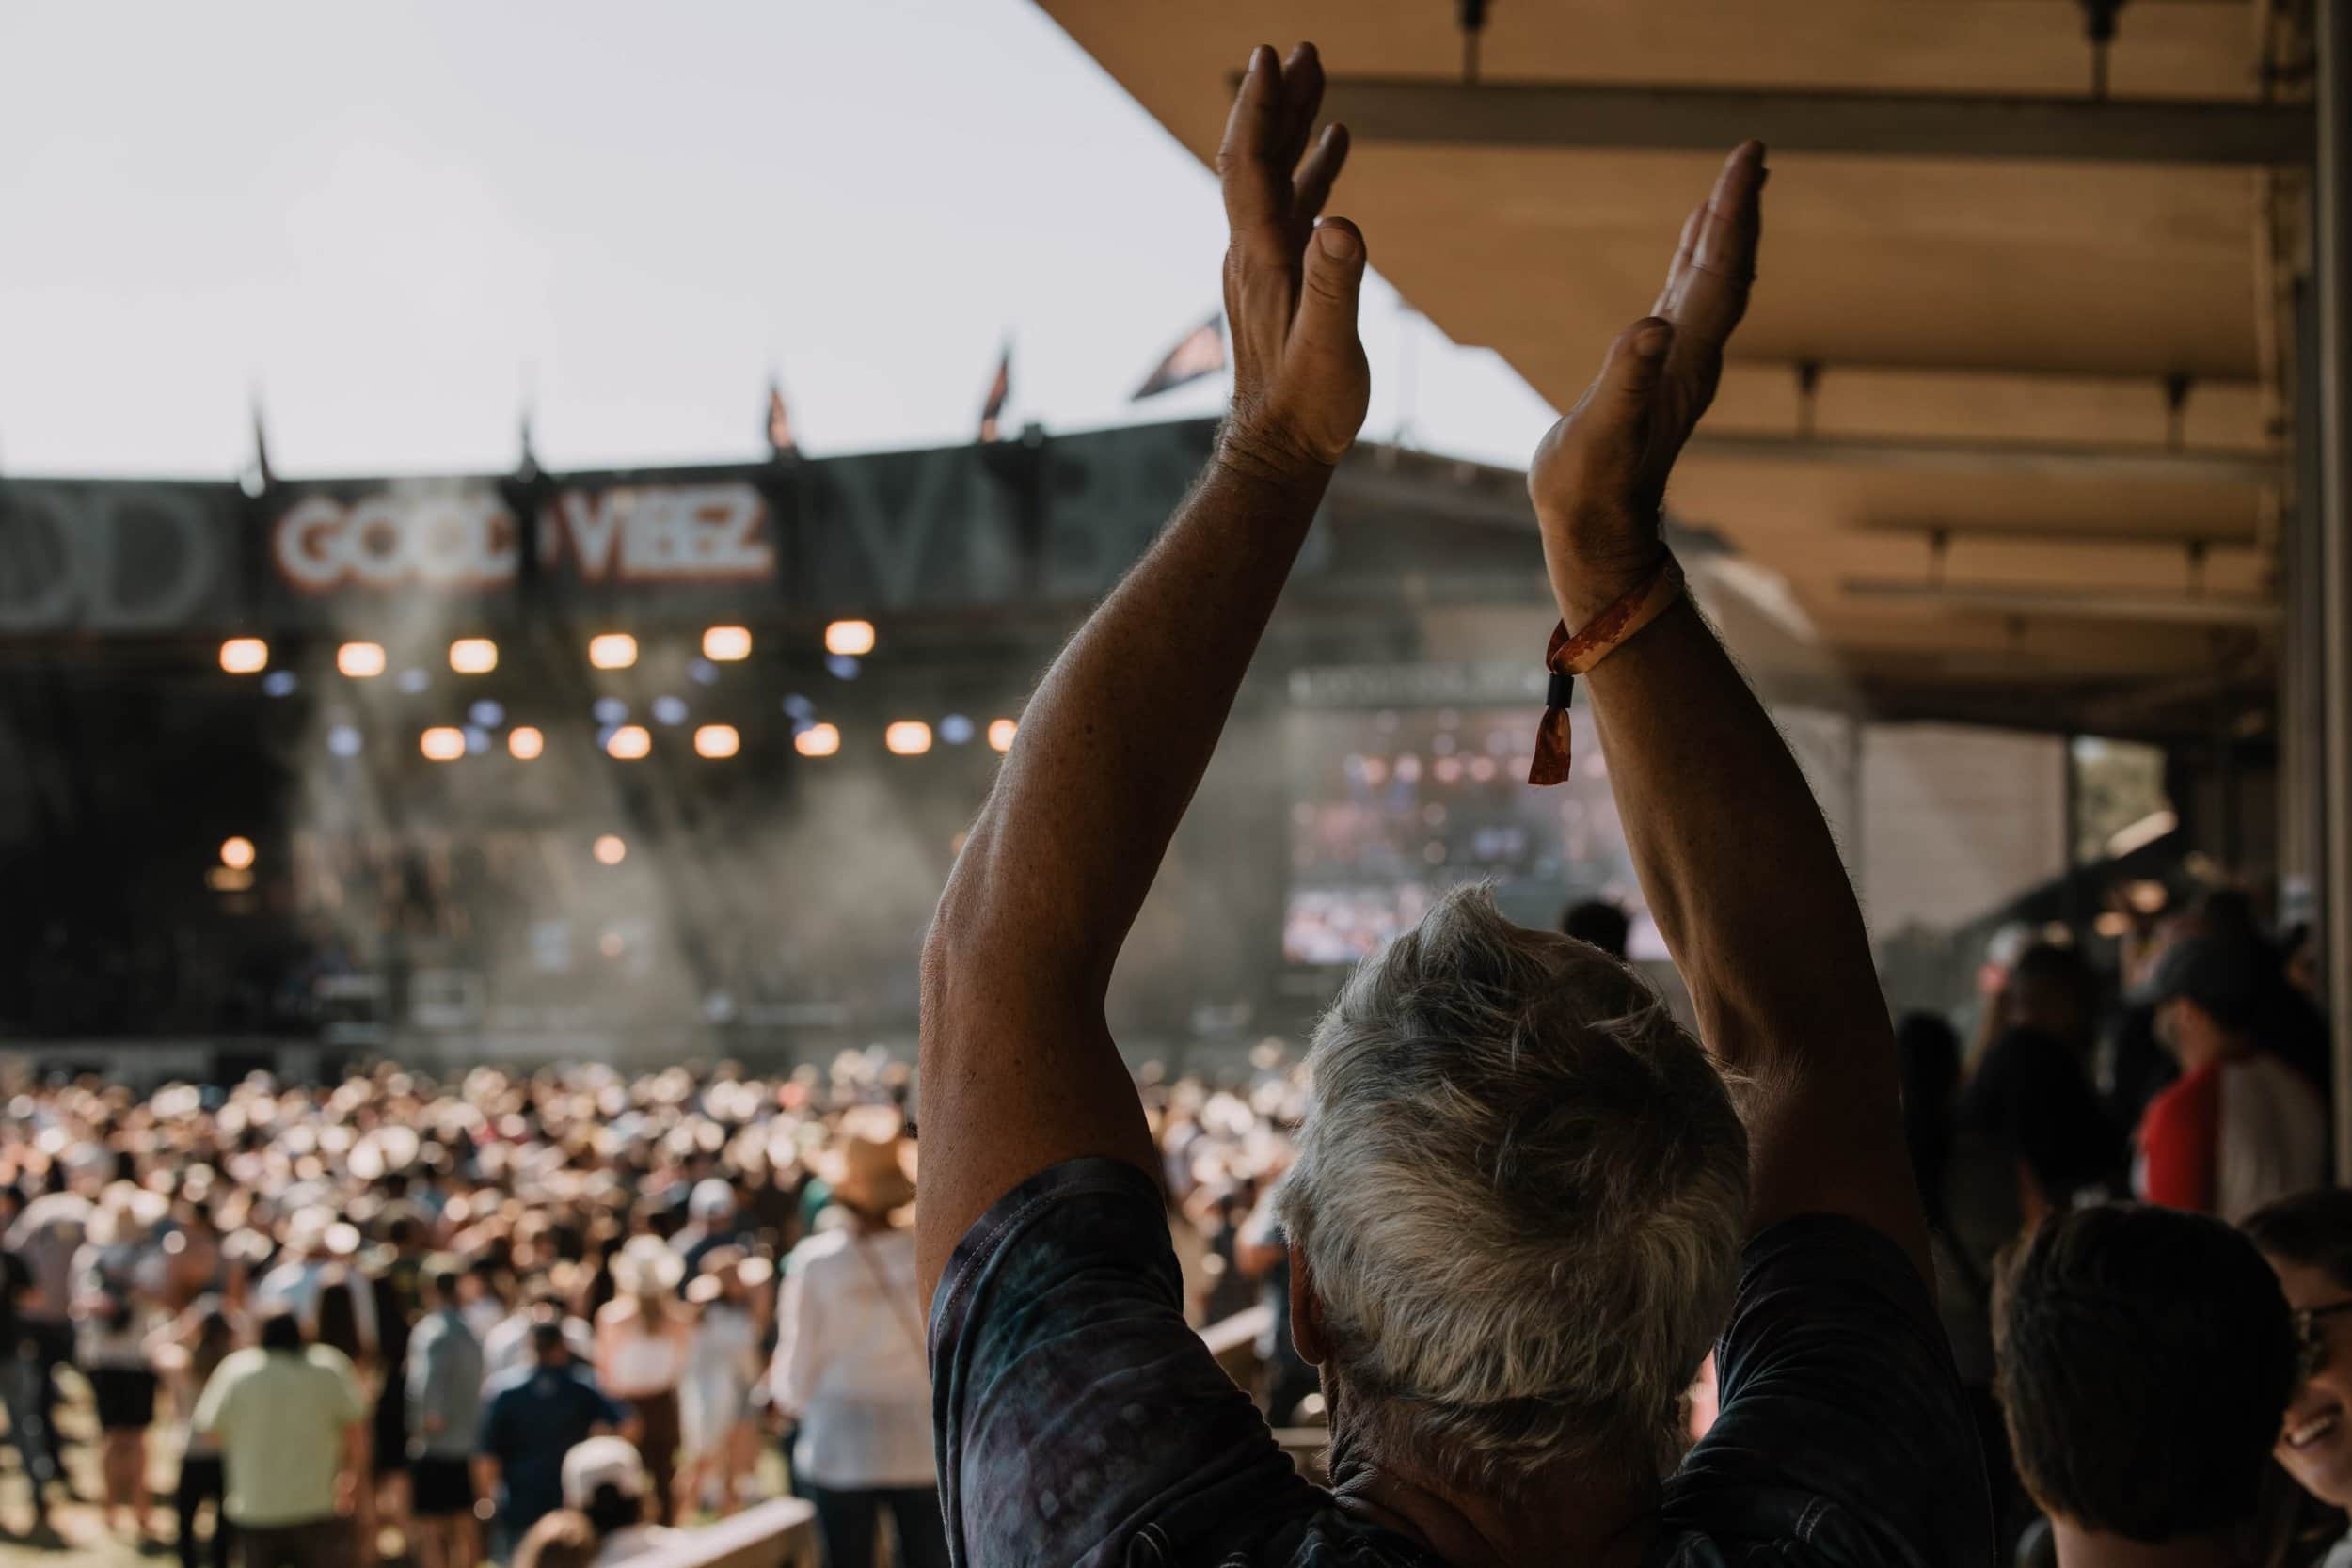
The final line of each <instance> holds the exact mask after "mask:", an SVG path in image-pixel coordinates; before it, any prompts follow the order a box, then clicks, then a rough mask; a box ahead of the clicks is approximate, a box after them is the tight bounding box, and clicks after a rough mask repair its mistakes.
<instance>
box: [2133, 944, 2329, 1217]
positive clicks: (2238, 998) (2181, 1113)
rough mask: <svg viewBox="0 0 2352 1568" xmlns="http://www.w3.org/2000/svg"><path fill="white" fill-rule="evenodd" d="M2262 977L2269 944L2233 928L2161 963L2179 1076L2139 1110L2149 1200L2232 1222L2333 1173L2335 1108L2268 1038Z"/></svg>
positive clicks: (2160, 1022) (2161, 1009) (2139, 1185)
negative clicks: (2331, 1120)
mask: <svg viewBox="0 0 2352 1568" xmlns="http://www.w3.org/2000/svg"><path fill="white" fill-rule="evenodd" d="M2264 982H2265V972H2264V969H2263V955H2262V954H2261V953H2260V952H2259V951H2258V950H2256V949H2255V948H2254V947H2253V946H2252V945H2251V944H2250V943H2249V942H2244V941H2242V940H2235V939H2233V938H2229V937H2219V936H2195V937H2189V938H2187V939H2186V940H2185V941H2182V942H2176V943H2174V944H2173V946H2172V948H2171V949H2170V951H2169V952H2167V953H2166V954H2165V956H2164V958H2162V960H2161V961H2159V962H2158V963H2157V965H2156V968H2155V972H2154V974H2153V976H2152V978H2151V981H2150V985H2149V991H2150V997H2151V1000H2152V1001H2153V1003H2154V1005H2155V1009H2156V1012H2155V1024H2156V1034H2157V1037H2159V1038H2160V1039H2162V1040H2163V1041H2164V1043H2165V1046H2166V1048H2167V1049H2168V1050H2169V1051H2170V1052H2171V1053H2172V1054H2173V1055H2175V1056H2177V1057H2178V1058H2180V1063H2181V1077H2180V1080H2179V1082H2177V1083H2175V1084H2174V1085H2172V1086H2171V1087H2169V1088H2168V1089H2166V1090H2165V1091H2164V1092H2163V1093H2161V1094H2159V1095H2157V1096H2156V1097H2155V1098H2154V1099H2153V1100H2152V1101H2149V1102H2148V1110H2147V1113H2146V1115H2145V1116H2144V1117H2141V1119H2140V1124H2139V1157H2138V1162H2137V1169H2136V1171H2135V1172H2134V1180H2133V1186H2134V1189H2135V1190H2136V1191H2137V1193H2138V1194H2139V1196H2141V1197H2143V1198H2146V1199H2147V1200H2148V1201H2149V1202H2151V1203H2160V1204H2163V1205H2165V1206H2166V1207H2168V1208H2172V1209H2188V1210H2193V1211H2195V1212H2199V1213H2204V1214H2218V1215H2220V1216H2221V1217H2222V1218H2223V1219H2225V1220H2228V1221H2230V1222H2231V1223H2233V1224H2235V1223H2236V1222H2238V1221H2240V1220H2242V1219H2244V1218H2246V1217H2247V1216H2248V1215H2249V1214H2251V1213H2252V1212H2254V1211H2255V1210H2257V1209H2260V1208H2261V1207H2262V1206H2263V1205H2265V1204H2266V1203H2270V1202H2273V1201H2275V1200H2277V1199H2279V1198H2281V1197H2286V1196H2291V1195H2293V1194H2295V1193H2299V1192H2302V1191H2304V1190H2305V1189H2307V1188H2310V1187H2316V1186H2319V1185H2321V1184H2322V1183H2324V1182H2325V1181H2326V1180H2327V1175H2328V1170H2327V1166H2328V1114H2327V1109H2326V1107H2325V1106H2323V1105H2322V1104H2321V1103H2320V1099H2319V1096H2318V1094H2317V1092H2316V1091H2314V1090H2313V1089H2312V1085H2311V1083H2310V1081H2309V1080H2307V1079H2305V1078H2304V1077H2303V1076H2302V1075H2301V1074H2300V1073H2298V1072H2296V1070H2295V1069H2293V1068H2291V1067H2289V1066H2287V1065H2286V1064H2285V1063H2284V1062H2282V1061H2280V1059H2279V1057H2278V1056H2277V1055H2276V1054H2275V1053H2273V1052H2271V1051H2270V1050H2269V1049H2267V1046H2266V1042H2265V1041H2264V1040H2263V1039H2261V1038H2260V1037H2259V1030H2260V1027H2261V1023H2262V1021H2263V1018H2264V1016H2265V1015H2264V1005H2265V995H2264V990H2263V986H2264Z"/></svg>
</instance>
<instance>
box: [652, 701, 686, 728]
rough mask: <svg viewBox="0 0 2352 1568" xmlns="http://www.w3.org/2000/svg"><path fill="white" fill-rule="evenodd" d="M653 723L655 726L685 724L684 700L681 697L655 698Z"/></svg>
mask: <svg viewBox="0 0 2352 1568" xmlns="http://www.w3.org/2000/svg"><path fill="white" fill-rule="evenodd" d="M653 721H654V722H655V723H657V724H683V723H685V722H686V700H685V699H684V698H683V697H656V698H655V699H654V700H653Z"/></svg>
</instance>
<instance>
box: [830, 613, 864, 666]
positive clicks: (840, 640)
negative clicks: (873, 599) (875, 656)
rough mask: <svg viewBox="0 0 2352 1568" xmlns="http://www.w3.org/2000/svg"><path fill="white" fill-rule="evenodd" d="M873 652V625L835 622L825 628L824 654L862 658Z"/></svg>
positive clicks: (859, 622)
mask: <svg viewBox="0 0 2352 1568" xmlns="http://www.w3.org/2000/svg"><path fill="white" fill-rule="evenodd" d="M873 651H874V623H873V622H871V621H835V622H834V623H832V624H831V625H829V626H826V627H825V652H827V653H829V654H833V655H835V656H837V657H841V658H864V657H866V655H867V654H870V653H872V652H873Z"/></svg>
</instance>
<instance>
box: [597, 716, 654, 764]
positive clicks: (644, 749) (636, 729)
mask: <svg viewBox="0 0 2352 1568" xmlns="http://www.w3.org/2000/svg"><path fill="white" fill-rule="evenodd" d="M652 750H653V736H650V735H648V734H646V733H645V726H644V725H643V724H623V725H622V726H621V727H620V728H619V729H617V730H614V731H613V732H612V738H611V739H609V740H607V741H606V742H605V743H604V754H605V755H606V756H609V757H614V758H617V759H618V760H620V761H622V762H635V761H636V760H637V759H638V758H640V757H643V756H644V755H646V754H647V753H649V752H652Z"/></svg>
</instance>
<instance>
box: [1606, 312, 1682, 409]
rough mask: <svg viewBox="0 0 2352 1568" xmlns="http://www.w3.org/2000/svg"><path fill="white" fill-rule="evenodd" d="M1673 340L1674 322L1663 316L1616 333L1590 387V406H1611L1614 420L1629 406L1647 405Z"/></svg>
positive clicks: (1663, 369)
mask: <svg viewBox="0 0 2352 1568" xmlns="http://www.w3.org/2000/svg"><path fill="white" fill-rule="evenodd" d="M1674 341H1675V325H1674V323H1672V322H1670V321H1668V320H1666V319H1665V318H1664V317H1662V316H1645V317H1644V318H1642V319H1641V320H1640V321H1637V322H1635V323H1634V324H1633V325H1631V326H1629V327H1627V328H1626V329H1625V330H1624V331H1623V332H1620V333H1618V334H1617V341H1615V342H1613V343H1611V344H1610V345H1609V357H1608V359H1607V360H1606V361H1605V362H1603V364H1602V365H1601V367H1600V379H1599V380H1598V381H1597V382H1595V383H1594V384H1593V397H1592V399H1591V401H1592V402H1593V404H1596V405H1597V406H1598V407H1601V408H1608V407H1609V406H1610V405H1611V404H1614V405H1615V407H1614V409H1613V410H1612V414H1613V417H1617V418H1622V417H1623V412H1622V411H1623V410H1625V409H1626V408H1627V407H1628V406H1629V405H1643V404H1647V403H1648V402H1649V394H1650V389H1651V388H1654V387H1656V386H1657V385H1658V378H1659V377H1660V376H1661V375H1662V374H1664V373H1665V368H1666V352H1667V350H1669V349H1671V348H1673V347H1674Z"/></svg>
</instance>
